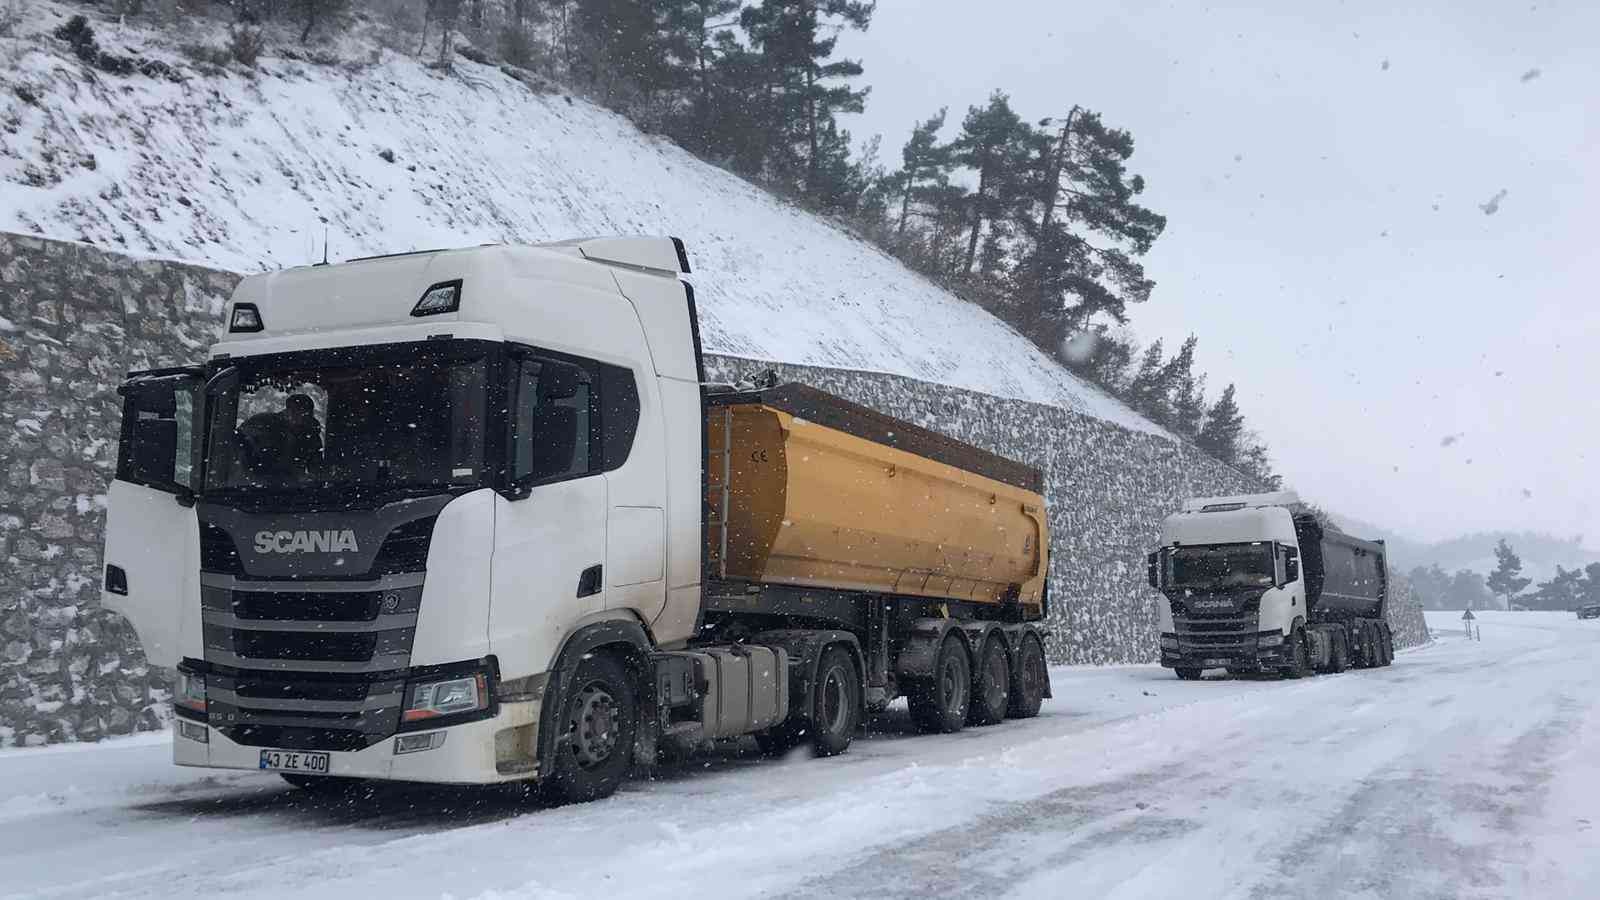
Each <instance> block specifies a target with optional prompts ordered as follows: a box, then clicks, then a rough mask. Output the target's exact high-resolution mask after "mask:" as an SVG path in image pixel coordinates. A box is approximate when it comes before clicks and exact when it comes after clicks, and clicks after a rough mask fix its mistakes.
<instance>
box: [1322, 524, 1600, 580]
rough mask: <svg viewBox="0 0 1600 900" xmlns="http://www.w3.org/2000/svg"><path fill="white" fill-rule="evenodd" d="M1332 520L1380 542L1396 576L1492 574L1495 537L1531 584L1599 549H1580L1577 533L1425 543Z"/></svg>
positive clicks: (1487, 535) (1598, 558)
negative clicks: (1427, 571) (1426, 571)
mask: <svg viewBox="0 0 1600 900" xmlns="http://www.w3.org/2000/svg"><path fill="white" fill-rule="evenodd" d="M1333 518H1334V521H1335V522H1337V523H1338V525H1339V527H1340V528H1343V529H1345V530H1346V531H1348V532H1350V533H1351V534H1354V535H1356V536H1358V537H1364V538H1373V539H1377V540H1382V541H1384V542H1385V543H1386V544H1387V545H1388V548H1389V564H1390V565H1391V566H1393V567H1394V568H1396V569H1398V570H1400V571H1402V572H1406V571H1410V570H1411V569H1413V568H1415V567H1417V566H1423V567H1425V568H1426V567H1428V566H1433V565H1438V567H1439V568H1441V569H1443V570H1445V571H1446V572H1452V573H1453V572H1455V571H1457V570H1459V569H1468V570H1470V571H1473V572H1477V573H1479V574H1481V575H1488V574H1489V573H1490V572H1492V571H1494V567H1495V556H1494V545H1495V544H1496V543H1498V542H1499V541H1500V539H1501V538H1504V539H1505V541H1506V543H1508V544H1510V545H1511V548H1512V549H1513V550H1516V551H1517V555H1518V556H1521V557H1522V574H1523V575H1524V576H1526V577H1529V578H1532V579H1533V580H1534V581H1535V583H1537V582H1540V581H1545V580H1547V579H1549V578H1550V577H1551V576H1553V575H1555V573H1556V566H1558V565H1559V566H1562V567H1563V568H1567V569H1574V568H1582V567H1583V566H1586V565H1588V564H1589V563H1592V562H1600V550H1593V549H1590V548H1588V547H1586V546H1584V543H1583V537H1582V536H1581V535H1579V536H1574V537H1570V538H1559V537H1556V536H1554V535H1550V534H1544V533H1542V532H1536V531H1484V532H1475V533H1473V534H1465V535H1462V536H1460V537H1454V538H1450V539H1448V540H1443V541H1437V542H1434V543H1428V542H1426V541H1419V540H1416V539H1415V538H1410V537H1406V536H1405V535H1401V534H1396V533H1395V532H1392V531H1389V530H1388V529H1386V528H1382V527H1380V526H1377V525H1373V524H1372V523H1370V522H1363V521H1361V520H1360V519H1353V518H1350V517H1348V516H1341V515H1337V514H1334V516H1333Z"/></svg>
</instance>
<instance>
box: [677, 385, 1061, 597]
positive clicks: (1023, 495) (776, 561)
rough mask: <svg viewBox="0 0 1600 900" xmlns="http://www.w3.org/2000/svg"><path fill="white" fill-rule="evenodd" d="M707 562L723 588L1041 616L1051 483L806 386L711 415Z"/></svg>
mask: <svg viewBox="0 0 1600 900" xmlns="http://www.w3.org/2000/svg"><path fill="white" fill-rule="evenodd" d="M706 416H707V421H706V435H707V439H706V448H707V453H706V455H707V463H706V473H707V478H706V482H707V483H706V501H707V507H706V508H707V528H706V537H707V544H708V546H707V553H706V559H707V560H708V562H709V568H710V569H711V571H710V573H709V574H710V575H712V576H713V577H719V578H724V579H743V580H748V581H753V582H765V583H773V584H788V585H799V586H805V587H815V588H830V589H837V590H849V591H868V592H875V593H886V594H900V595H909V596H920V597H929V598H936V599H948V600H964V601H973V602H978V603H989V604H1003V603H1011V602H1014V603H1018V604H1021V605H1022V606H1023V607H1024V611H1025V613H1027V614H1030V617H1033V616H1037V615H1038V614H1039V612H1040V608H1041V606H1042V602H1043V594H1044V585H1045V576H1046V573H1047V571H1048V547H1049V531H1048V526H1047V524H1046V521H1045V505H1044V496H1043V476H1042V475H1041V474H1040V472H1039V471H1038V470H1037V469H1033V468H1030V467H1028V466H1024V465H1022V464H1020V463H1016V462H1013V461H1011V460H1008V459H1005V458H1003V457H1000V456H996V455H994V454H992V453H988V452H987V451H984V450H980V449H978V448H976V447H972V446H970V445H968V444H964V443H961V442H960V441H956V440H953V439H951V438H947V437H945V436H943V435H939V434H936V433H934V432H931V431H927V430H926V429H922V428H919V427H917V426H914V425H911V424H909V423H907V422H902V421H900V420H898V419H894V418H891V417H889V416H884V415H882V414H880V413H877V412H874V411H872V410H869V409H867V408H865V407H862V406H858V405H856V404H853V403H849V402H848V401H845V400H842V399H840V398H838V397H834V396H833V395H831V394H827V393H825V392H822V391H819V390H816V389H814V388H810V387H806V386H804V385H799V384H786V385H779V386H777V387H774V388H769V389H766V390H762V391H754V392H746V393H734V394H725V395H721V396H718V395H712V396H711V397H710V398H709V400H708V403H707V406H706Z"/></svg>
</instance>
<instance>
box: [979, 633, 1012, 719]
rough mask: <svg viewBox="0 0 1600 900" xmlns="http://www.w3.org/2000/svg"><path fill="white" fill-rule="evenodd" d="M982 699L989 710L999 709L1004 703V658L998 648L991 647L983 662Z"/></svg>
mask: <svg viewBox="0 0 1600 900" xmlns="http://www.w3.org/2000/svg"><path fill="white" fill-rule="evenodd" d="M983 668H984V674H985V676H986V677H985V679H984V685H983V699H984V701H985V702H986V703H988V705H989V708H990V709H999V708H1000V707H1002V706H1004V705H1005V702H1006V674H1007V673H1006V658H1005V655H1004V654H1003V653H1001V652H1000V648H998V647H992V648H990V650H989V654H988V657H987V658H986V659H985V661H984V667H983Z"/></svg>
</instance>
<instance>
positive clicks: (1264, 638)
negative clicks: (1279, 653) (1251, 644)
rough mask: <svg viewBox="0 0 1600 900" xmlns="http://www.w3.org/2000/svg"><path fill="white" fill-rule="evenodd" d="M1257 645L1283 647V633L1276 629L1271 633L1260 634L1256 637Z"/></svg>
mask: <svg viewBox="0 0 1600 900" xmlns="http://www.w3.org/2000/svg"><path fill="white" fill-rule="evenodd" d="M1256 646H1257V647H1281V646H1283V635H1281V634H1279V633H1278V632H1276V631H1274V632H1271V633H1269V634H1263V635H1260V636H1258V637H1257V638H1256Z"/></svg>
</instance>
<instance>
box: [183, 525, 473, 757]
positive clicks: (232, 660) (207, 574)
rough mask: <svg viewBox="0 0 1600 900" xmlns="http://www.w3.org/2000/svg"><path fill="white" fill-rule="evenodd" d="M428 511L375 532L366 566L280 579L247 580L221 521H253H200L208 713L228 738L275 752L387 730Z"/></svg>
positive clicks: (409, 634)
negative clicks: (376, 541) (381, 532)
mask: <svg viewBox="0 0 1600 900" xmlns="http://www.w3.org/2000/svg"><path fill="white" fill-rule="evenodd" d="M441 505H442V502H441ZM435 508H437V507H435ZM436 519H437V515H432V516H427V517H424V518H420V519H414V520H412V521H410V522H405V523H403V524H401V525H399V526H397V527H395V528H393V529H392V530H391V531H390V532H389V533H388V534H387V535H384V537H383V542H382V543H381V544H379V547H378V552H377V554H375V556H374V558H373V563H372V567H371V570H370V571H368V572H365V573H363V572H346V571H339V572H337V573H336V574H335V573H333V572H331V571H330V572H329V573H327V574H326V575H325V576H316V575H306V576H297V577H287V578H286V577H275V578H249V577H247V575H246V572H245V570H244V566H243V561H242V560H241V559H240V556H239V549H240V545H239V544H237V543H236V542H235V540H234V535H231V534H229V532H228V530H227V528H234V529H239V530H241V531H242V532H250V531H253V530H254V529H255V527H257V526H255V525H253V524H232V523H231V522H230V524H228V525H227V528H225V527H222V526H220V525H218V524H214V523H212V522H205V521H203V522H202V523H201V525H200V562H201V570H202V575H201V607H202V622H203V632H204V639H205V646H206V650H205V658H206V661H207V662H208V663H210V664H211V666H212V669H211V674H210V675H208V676H207V679H206V692H207V708H208V712H209V716H210V721H211V722H212V723H213V724H214V725H216V727H217V728H218V729H220V730H221V731H222V733H223V734H225V735H227V736H228V738H229V739H231V740H233V741H234V742H236V743H239V744H244V745H246V746H252V747H276V748H282V749H286V750H331V751H352V750H361V749H363V748H365V747H369V746H372V745H374V744H377V743H379V742H381V741H383V740H385V739H386V738H388V737H390V736H392V735H393V734H394V733H395V732H396V730H397V729H398V728H399V725H400V707H401V704H402V700H403V697H404V690H405V682H404V679H403V673H404V670H405V669H407V668H408V667H409V666H410V664H411V645H412V641H413V638H414V636H415V633H416V623H417V616H418V613H419V610H420V606H421V603H422V584H423V573H424V570H425V569H426V567H427V562H428V550H429V547H430V545H431V543H432V538H433V526H434V523H435V521H436ZM247 521H248V520H247ZM365 540H366V539H365V538H363V539H362V541H363V546H364V545H365ZM245 550H246V552H248V551H249V547H248V545H245Z"/></svg>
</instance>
